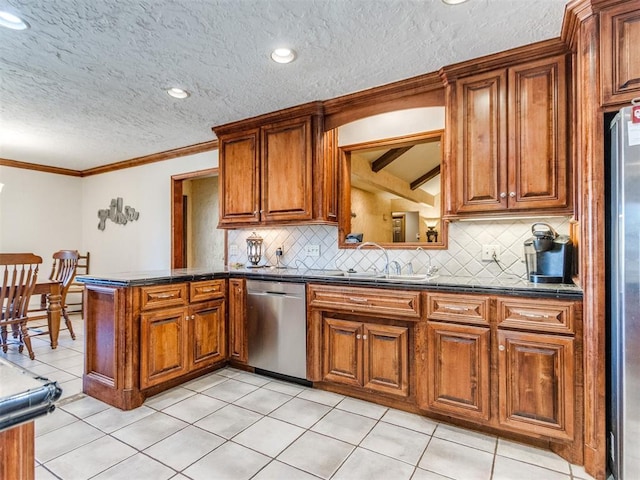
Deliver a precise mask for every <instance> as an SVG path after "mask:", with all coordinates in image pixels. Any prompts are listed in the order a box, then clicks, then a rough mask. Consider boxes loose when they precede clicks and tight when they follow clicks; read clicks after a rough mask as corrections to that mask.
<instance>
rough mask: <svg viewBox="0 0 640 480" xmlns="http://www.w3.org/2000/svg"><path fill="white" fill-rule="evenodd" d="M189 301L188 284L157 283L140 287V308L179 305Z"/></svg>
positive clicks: (148, 308) (147, 308)
mask: <svg viewBox="0 0 640 480" xmlns="http://www.w3.org/2000/svg"><path fill="white" fill-rule="evenodd" d="M186 303H187V284H186V283H176V284H171V285H156V286H153V287H141V288H140V308H141V309H142V310H151V309H154V308H166V307H179V306H183V305H186Z"/></svg>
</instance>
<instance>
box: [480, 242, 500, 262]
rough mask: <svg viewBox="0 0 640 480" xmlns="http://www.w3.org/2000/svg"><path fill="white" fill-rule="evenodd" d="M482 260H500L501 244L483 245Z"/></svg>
mask: <svg viewBox="0 0 640 480" xmlns="http://www.w3.org/2000/svg"><path fill="white" fill-rule="evenodd" d="M482 260H484V261H486V262H493V261H494V260H496V261H499V260H500V245H482Z"/></svg>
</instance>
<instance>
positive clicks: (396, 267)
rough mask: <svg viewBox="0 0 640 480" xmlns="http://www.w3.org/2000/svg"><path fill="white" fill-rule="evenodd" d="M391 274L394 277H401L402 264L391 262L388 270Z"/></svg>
mask: <svg viewBox="0 0 640 480" xmlns="http://www.w3.org/2000/svg"><path fill="white" fill-rule="evenodd" d="M388 270H389V272H388V273H390V274H393V275H400V274H402V267H401V266H400V264H399V263H398V262H397V261H395V260H391V262H390V263H389V268H388Z"/></svg>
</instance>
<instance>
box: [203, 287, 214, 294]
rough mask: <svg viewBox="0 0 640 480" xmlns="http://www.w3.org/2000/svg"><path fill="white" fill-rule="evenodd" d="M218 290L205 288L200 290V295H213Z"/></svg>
mask: <svg viewBox="0 0 640 480" xmlns="http://www.w3.org/2000/svg"><path fill="white" fill-rule="evenodd" d="M217 291H218V289H217V288H215V287H213V288H203V289H201V290H200V293H211V292H217Z"/></svg>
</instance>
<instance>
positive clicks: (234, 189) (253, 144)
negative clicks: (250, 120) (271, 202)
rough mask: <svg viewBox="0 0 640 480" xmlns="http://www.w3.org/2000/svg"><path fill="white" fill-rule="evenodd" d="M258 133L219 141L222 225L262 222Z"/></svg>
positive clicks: (235, 135)
mask: <svg viewBox="0 0 640 480" xmlns="http://www.w3.org/2000/svg"><path fill="white" fill-rule="evenodd" d="M258 132H259V130H258V129H254V130H249V131H247V132H242V133H241V134H234V135H229V136H225V137H223V138H221V139H220V225H233V224H239V223H258V222H259V221H260V182H259V177H258V175H259V163H258V153H259V148H258V141H259V133H258Z"/></svg>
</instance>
